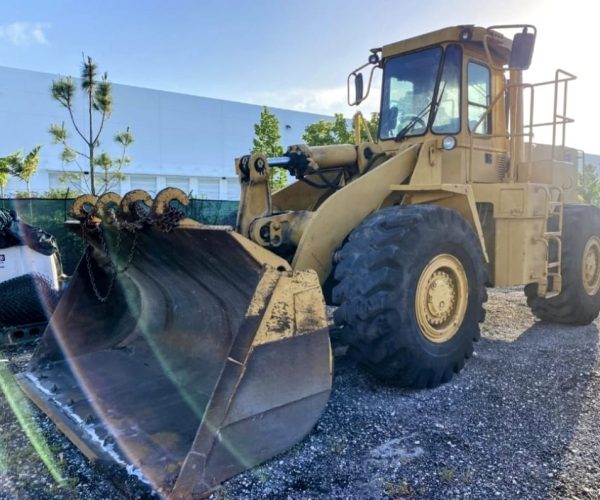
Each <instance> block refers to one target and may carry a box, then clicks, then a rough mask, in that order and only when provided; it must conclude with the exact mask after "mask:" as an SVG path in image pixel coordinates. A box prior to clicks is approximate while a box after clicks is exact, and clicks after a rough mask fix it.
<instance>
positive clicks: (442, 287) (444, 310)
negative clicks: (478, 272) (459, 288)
mask: <svg viewBox="0 0 600 500" xmlns="http://www.w3.org/2000/svg"><path fill="white" fill-rule="evenodd" d="M426 286H427V287H428V291H427V308H426V310H425V314H426V315H427V320H428V321H429V323H431V324H432V325H441V324H442V323H443V322H444V321H446V320H447V319H448V317H449V316H450V315H451V314H452V310H453V308H454V302H455V295H456V290H455V286H454V282H453V281H452V278H451V276H450V275H449V274H448V273H447V272H445V271H436V272H435V273H433V276H432V277H431V279H430V280H429V283H428V284H427V285H426Z"/></svg>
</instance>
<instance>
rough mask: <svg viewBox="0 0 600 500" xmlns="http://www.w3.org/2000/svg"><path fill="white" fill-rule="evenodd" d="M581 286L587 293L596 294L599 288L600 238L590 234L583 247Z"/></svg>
mask: <svg viewBox="0 0 600 500" xmlns="http://www.w3.org/2000/svg"><path fill="white" fill-rule="evenodd" d="M581 278H582V282H583V288H584V290H585V292H586V293H587V294H588V295H596V293H597V292H598V289H600V238H598V236H592V237H591V238H590V239H589V240H588V241H587V243H586V244H585V248H584V249H583V259H582V262H581Z"/></svg>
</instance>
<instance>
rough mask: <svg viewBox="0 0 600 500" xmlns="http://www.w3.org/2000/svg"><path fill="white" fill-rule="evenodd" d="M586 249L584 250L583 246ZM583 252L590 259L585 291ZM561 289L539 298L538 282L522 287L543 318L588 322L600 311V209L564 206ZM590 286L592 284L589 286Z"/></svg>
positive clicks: (568, 323) (571, 323) (532, 309)
mask: <svg viewBox="0 0 600 500" xmlns="http://www.w3.org/2000/svg"><path fill="white" fill-rule="evenodd" d="M588 244H591V247H588V252H586V246H587V245H588ZM584 253H588V257H589V258H590V259H591V262H590V261H588V266H589V265H590V264H591V265H592V269H591V276H590V279H589V280H588V282H591V283H588V285H587V286H588V289H589V292H590V293H588V292H587V291H586V287H585V286H584V277H583V273H582V265H583V257H584ZM561 262H562V266H561V273H562V280H563V284H562V289H561V292H560V293H559V294H558V295H557V296H556V297H551V298H549V299H545V298H542V297H538V294H537V291H538V286H537V283H533V284H529V285H527V286H526V287H525V295H526V296H527V304H529V307H530V308H531V311H532V312H533V314H535V315H536V316H537V317H538V318H540V319H541V320H544V321H549V322H552V323H561V324H566V325H588V324H590V323H591V322H592V321H594V319H596V317H597V316H598V312H600V288H599V287H598V286H597V285H599V284H600V209H598V208H597V207H593V206H589V205H566V206H565V208H564V214H563V234H562V257H561ZM590 285H591V287H590Z"/></svg>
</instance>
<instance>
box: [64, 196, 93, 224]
mask: <svg viewBox="0 0 600 500" xmlns="http://www.w3.org/2000/svg"><path fill="white" fill-rule="evenodd" d="M97 202H98V197H97V196H94V195H93V194H82V195H81V196H78V197H77V198H75V201H74V202H73V205H72V206H71V210H70V211H69V214H70V215H71V216H72V217H74V218H75V219H77V220H80V221H82V220H87V219H89V218H90V216H92V215H93V214H94V212H95V209H96V203H97Z"/></svg>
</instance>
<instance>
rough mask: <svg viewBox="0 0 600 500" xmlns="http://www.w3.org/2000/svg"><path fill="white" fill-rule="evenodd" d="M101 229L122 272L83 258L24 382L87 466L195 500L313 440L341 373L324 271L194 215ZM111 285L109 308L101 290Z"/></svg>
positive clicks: (23, 376) (94, 256) (94, 257)
mask: <svg viewBox="0 0 600 500" xmlns="http://www.w3.org/2000/svg"><path fill="white" fill-rule="evenodd" d="M138 196H140V195H139V192H138V194H136V196H135V197H129V200H128V202H129V203H133V201H131V199H132V198H136V199H137V200H140V199H141V200H142V202H143V200H144V197H141V198H138ZM122 204H123V202H122ZM103 233H105V237H107V238H112V237H113V236H116V235H117V234H118V235H120V237H121V244H120V245H119V246H116V245H115V246H114V247H112V249H111V255H110V256H109V258H110V259H112V260H113V262H117V263H121V264H119V266H118V269H119V272H118V273H117V274H116V275H115V274H114V268H112V269H111V267H110V266H106V265H102V264H103V263H102V260H101V259H103V258H106V256H103V255H101V252H100V250H101V248H102V247H101V245H98V249H99V251H98V252H94V253H90V254H89V257H90V262H87V263H86V260H85V259H83V260H82V261H81V262H80V264H79V267H78V268H77V270H76V272H75V274H74V275H73V278H72V280H71V283H70V286H69V288H68V289H67V290H66V291H65V293H64V295H63V297H62V299H61V301H60V302H59V304H58V306H57V308H56V310H55V312H54V314H53V316H52V318H51V321H50V323H49V326H48V328H47V330H46V331H45V333H44V335H43V337H42V339H40V343H39V344H38V347H37V350H36V352H35V353H34V355H33V356H32V359H31V361H30V364H29V366H28V368H27V370H26V371H25V372H23V373H21V374H20V375H19V377H18V380H19V383H20V384H21V387H22V388H23V390H24V391H25V392H26V393H27V395H28V396H29V397H30V398H31V399H32V400H33V401H34V402H35V404H37V405H38V406H39V407H40V408H41V409H42V410H43V411H44V412H45V413H46V414H47V415H48V416H49V417H50V418H51V419H52V420H53V421H54V422H55V423H56V425H57V426H58V427H59V428H60V429H61V430H62V431H63V432H64V433H65V434H66V435H67V437H69V439H70V440H71V441H72V442H73V443H74V444H75V445H76V446H78V447H79V448H80V449H81V451H82V452H83V453H84V454H85V455H86V456H88V458H90V459H92V460H99V461H112V462H116V463H118V464H120V465H121V466H125V465H127V466H128V470H130V471H134V472H135V473H136V474H139V475H140V476H141V477H143V478H145V480H147V481H148V482H149V483H150V484H151V485H152V486H153V487H154V488H155V489H156V490H157V491H158V492H159V493H160V494H161V495H163V496H165V497H169V498H186V499H187V498H195V497H197V496H205V495H207V494H208V493H210V491H211V490H213V489H214V488H215V487H217V486H218V484H219V483H220V482H222V481H224V480H225V479H228V478H230V477H232V476H234V475H236V474H238V473H239V472H241V471H243V470H245V469H248V468H251V467H253V466H255V465H257V464H259V463H261V462H263V461H265V460H267V459H269V458H270V457H273V456H275V455H277V454H279V453H281V452H283V451H285V450H286V449H288V448H290V447H291V446H293V445H294V444H296V443H297V442H298V441H300V440H301V439H302V438H303V437H304V436H305V435H306V434H308V433H309V432H310V430H311V429H312V427H313V426H314V424H315V423H316V421H317V420H318V418H319V416H320V415H321V413H322V411H323V409H324V407H325V405H326V403H327V400H328V398H329V394H330V391H331V374H332V358H331V348H330V344H329V334H328V328H327V318H326V312H325V304H324V300H323V295H322V291H321V288H320V285H319V280H318V277H317V275H316V273H314V272H313V271H296V272H293V271H291V270H290V266H289V264H288V263H287V262H286V261H285V260H283V259H281V258H279V257H277V256H276V255H274V254H272V253H270V252H267V251H266V250H264V249H263V248H261V247H260V246H258V245H256V244H254V243H253V242H251V241H250V240H248V239H246V238H244V237H243V236H241V235H240V234H238V233H235V232H233V231H231V230H228V229H224V228H223V227H215V226H204V225H201V224H198V223H195V222H194V221H191V220H188V219H186V222H185V223H184V224H181V225H179V226H177V227H175V228H174V229H173V230H172V231H171V232H170V233H168V234H167V233H165V232H163V231H161V230H160V229H158V228H157V227H156V226H155V225H154V224H150V225H147V226H146V227H145V228H144V230H143V231H137V232H136V233H135V234H133V233H129V232H127V231H119V230H118V228H115V227H114V226H112V225H106V227H104V228H103ZM113 233H114V234H113ZM94 234H95V233H90V235H86V237H87V238H92V237H93V236H94ZM132 244H135V252H134V253H133V254H132V252H131V245H132ZM129 255H133V259H131V260H130V261H129V263H128V264H127V265H125V262H128V256H129ZM115 276H116V277H115ZM111 279H114V286H113V287H112V291H111V292H110V294H108V295H107V297H106V299H105V300H103V301H101V300H100V299H99V298H98V296H97V295H96V294H95V292H94V290H100V291H101V292H103V291H104V290H108V289H109V285H110V283H111ZM54 387H59V388H60V390H59V391H53V389H54ZM106 443H108V444H106Z"/></svg>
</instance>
